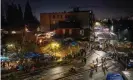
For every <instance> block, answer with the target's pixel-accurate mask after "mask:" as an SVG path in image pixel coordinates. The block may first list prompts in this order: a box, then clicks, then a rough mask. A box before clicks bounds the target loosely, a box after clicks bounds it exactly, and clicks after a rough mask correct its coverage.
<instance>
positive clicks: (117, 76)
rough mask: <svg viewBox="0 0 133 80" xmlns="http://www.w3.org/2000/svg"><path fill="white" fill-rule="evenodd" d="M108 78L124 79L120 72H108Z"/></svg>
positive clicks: (108, 79) (109, 79)
mask: <svg viewBox="0 0 133 80" xmlns="http://www.w3.org/2000/svg"><path fill="white" fill-rule="evenodd" d="M106 80H124V79H123V78H122V76H121V75H120V74H119V73H108V74H107V77H106Z"/></svg>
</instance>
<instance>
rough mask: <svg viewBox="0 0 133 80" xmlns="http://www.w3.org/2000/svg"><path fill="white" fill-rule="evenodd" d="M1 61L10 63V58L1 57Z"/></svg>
mask: <svg viewBox="0 0 133 80" xmlns="http://www.w3.org/2000/svg"><path fill="white" fill-rule="evenodd" d="M0 60H1V61H2V62H4V61H9V60H10V59H9V58H8V57H4V56H0Z"/></svg>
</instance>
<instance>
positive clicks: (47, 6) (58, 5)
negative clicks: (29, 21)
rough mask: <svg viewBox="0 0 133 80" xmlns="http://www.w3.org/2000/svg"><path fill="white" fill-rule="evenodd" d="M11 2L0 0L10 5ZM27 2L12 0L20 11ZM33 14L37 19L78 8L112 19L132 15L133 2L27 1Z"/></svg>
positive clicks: (118, 0)
mask: <svg viewBox="0 0 133 80" xmlns="http://www.w3.org/2000/svg"><path fill="white" fill-rule="evenodd" d="M11 1H13V0H2V4H5V2H8V3H11ZM26 2H27V0H14V3H16V4H21V6H22V9H23V10H24V6H25V4H26ZM29 2H30V5H31V8H32V12H33V14H34V15H35V16H36V17H37V18H38V20H39V17H40V16H39V15H40V13H43V12H62V11H69V10H72V9H70V8H69V7H73V6H80V7H84V8H81V9H88V10H89V9H91V10H93V11H94V14H95V15H96V17H97V18H106V17H107V18H114V17H120V16H127V15H131V14H132V13H133V0H29Z"/></svg>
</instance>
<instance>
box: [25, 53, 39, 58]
mask: <svg viewBox="0 0 133 80" xmlns="http://www.w3.org/2000/svg"><path fill="white" fill-rule="evenodd" d="M40 56H41V55H40V54H39V53H35V52H28V53H26V54H25V55H24V57H25V58H37V57H40Z"/></svg>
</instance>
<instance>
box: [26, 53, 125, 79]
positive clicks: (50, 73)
mask: <svg viewBox="0 0 133 80" xmlns="http://www.w3.org/2000/svg"><path fill="white" fill-rule="evenodd" d="M87 54H88V56H86V57H87V63H86V65H85V66H83V67H82V68H79V70H78V73H76V74H69V70H70V68H71V67H72V65H69V66H57V67H55V68H51V69H49V70H46V71H45V70H44V71H43V72H41V73H40V74H39V75H36V76H34V77H30V78H27V79H25V80H29V79H34V80H105V78H106V75H104V73H103V71H102V68H101V62H100V58H101V57H106V53H105V52H103V51H94V52H93V54H90V53H89V52H88V53H87ZM96 58H98V59H99V64H98V66H99V68H98V72H95V71H94V75H93V77H92V78H90V77H89V73H90V71H89V69H90V67H89V65H90V63H92V61H93V60H94V61H96ZM106 66H107V67H108V71H107V72H106V73H108V72H120V71H121V70H123V66H122V65H121V64H119V63H118V62H117V61H114V60H113V59H112V60H108V61H107V64H106Z"/></svg>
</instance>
